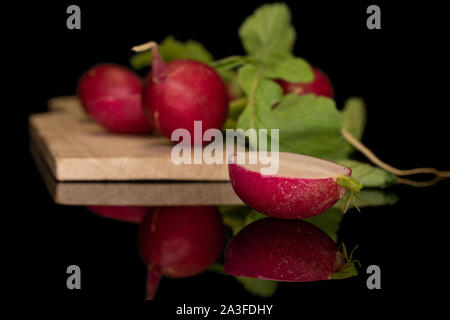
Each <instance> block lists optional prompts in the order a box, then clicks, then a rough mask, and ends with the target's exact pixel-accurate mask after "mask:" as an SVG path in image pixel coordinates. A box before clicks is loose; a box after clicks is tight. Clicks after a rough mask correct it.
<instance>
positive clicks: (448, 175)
mask: <svg viewBox="0 0 450 320" xmlns="http://www.w3.org/2000/svg"><path fill="white" fill-rule="evenodd" d="M341 133H342V136H343V137H344V138H345V140H347V142H349V143H350V144H351V145H352V146H353V147H355V149H356V150H358V151H359V152H361V153H362V154H363V155H365V156H366V157H367V158H368V159H369V160H370V161H372V162H373V163H374V164H375V165H377V166H378V167H380V168H382V169H384V170H386V171H388V172H390V173H393V174H395V175H397V176H410V175H414V174H421V173H429V174H434V175H435V176H436V177H439V178H450V171H440V170H437V169H435V168H416V169H410V170H401V169H397V168H394V167H392V166H391V165H389V164H387V163H385V162H383V161H381V160H380V158H378V157H377V156H376V155H375V154H374V153H373V152H372V151H371V150H370V149H369V148H367V147H366V146H365V145H363V144H362V143H361V142H359V141H358V140H356V139H355V138H354V137H353V136H352V135H351V134H350V132H348V131H347V130H345V129H341Z"/></svg>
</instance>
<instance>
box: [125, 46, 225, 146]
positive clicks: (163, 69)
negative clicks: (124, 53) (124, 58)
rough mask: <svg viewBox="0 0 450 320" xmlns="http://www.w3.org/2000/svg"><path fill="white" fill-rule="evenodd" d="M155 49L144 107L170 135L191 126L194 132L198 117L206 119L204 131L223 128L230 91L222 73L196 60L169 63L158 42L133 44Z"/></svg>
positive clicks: (144, 48) (139, 48)
mask: <svg viewBox="0 0 450 320" xmlns="http://www.w3.org/2000/svg"><path fill="white" fill-rule="evenodd" d="M133 49H134V50H135V51H143V50H148V49H152V53H153V60H152V72H150V74H149V75H148V77H147V78H146V81H145V87H144V91H143V101H144V108H145V109H144V111H146V112H148V113H149V115H150V119H151V120H152V122H153V123H154V125H155V127H156V128H157V129H158V130H159V131H160V132H161V133H162V134H163V135H165V136H166V137H169V138H170V137H171V135H172V132H173V131H174V130H176V129H179V128H183V129H187V130H188V131H189V133H190V134H191V137H193V136H194V121H195V120H198V121H202V134H203V133H204V132H205V131H206V130H208V129H210V128H216V129H220V128H221V127H222V125H223V123H224V122H225V119H226V115H227V110H228V93H227V89H226V86H225V84H224V82H223V80H222V78H221V77H220V76H219V74H218V73H217V72H216V71H215V70H214V69H213V68H211V67H210V66H208V65H206V64H204V63H201V62H198V61H194V60H174V61H171V62H169V63H167V64H166V65H165V64H164V62H163V61H162V59H161V57H160V55H159V52H158V48H157V45H156V43H154V42H150V43H148V44H145V45H142V46H138V47H135V48H133Z"/></svg>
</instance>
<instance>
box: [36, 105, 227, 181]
mask: <svg viewBox="0 0 450 320" xmlns="http://www.w3.org/2000/svg"><path fill="white" fill-rule="evenodd" d="M49 108H50V110H52V111H51V112H49V113H43V114H34V115H31V116H30V118H29V124H30V135H31V139H32V142H33V144H34V145H36V147H37V148H38V150H39V153H40V154H42V155H43V158H44V160H45V162H46V163H47V165H48V166H49V168H50V170H51V172H52V174H53V175H54V176H55V178H56V179H57V180H60V181H80V180H84V181H98V180H122V181H123V180H184V181H228V180H229V178H228V170H227V166H226V165H225V164H220V165H219V164H215V165H207V164H195V165H194V164H191V165H189V164H181V165H175V164H174V163H173V162H172V161H171V151H172V145H171V144H170V142H169V141H168V139H166V138H164V137H158V136H150V135H121V134H113V133H110V132H108V131H106V130H104V129H103V128H101V127H100V126H98V125H97V124H96V123H94V122H93V121H91V120H90V119H89V118H88V117H87V116H86V115H85V114H84V113H83V112H82V111H80V110H81V106H80V105H79V102H78V100H77V99H76V98H75V97H61V98H54V99H51V100H50V101H49Z"/></svg>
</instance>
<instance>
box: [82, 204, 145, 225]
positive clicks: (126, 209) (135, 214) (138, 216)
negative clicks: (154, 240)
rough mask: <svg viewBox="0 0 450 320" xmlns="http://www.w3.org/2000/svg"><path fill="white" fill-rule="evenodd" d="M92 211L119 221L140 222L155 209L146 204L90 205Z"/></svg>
mask: <svg viewBox="0 0 450 320" xmlns="http://www.w3.org/2000/svg"><path fill="white" fill-rule="evenodd" d="M87 208H88V209H89V210H90V211H91V212H93V213H95V214H98V215H100V216H103V217H106V218H111V219H114V220H118V221H124V222H133V223H140V222H141V220H142V218H143V217H144V215H145V214H146V213H148V212H150V211H152V210H153V208H152V207H144V206H88V207H87Z"/></svg>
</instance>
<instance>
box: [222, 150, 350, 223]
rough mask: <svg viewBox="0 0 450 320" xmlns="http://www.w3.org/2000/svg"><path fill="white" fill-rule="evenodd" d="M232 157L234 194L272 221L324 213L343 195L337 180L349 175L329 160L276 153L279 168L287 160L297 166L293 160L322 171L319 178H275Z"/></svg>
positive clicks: (346, 170) (347, 171)
mask: <svg viewBox="0 0 450 320" xmlns="http://www.w3.org/2000/svg"><path fill="white" fill-rule="evenodd" d="M234 157H235V156H232V157H230V159H229V164H228V172H229V175H230V180H231V185H232V187H233V189H234V191H235V192H236V194H237V195H238V196H239V197H240V198H241V199H242V201H243V202H244V203H245V204H247V205H248V206H249V207H251V208H253V209H255V210H256V211H259V212H261V213H263V214H265V215H268V216H271V217H274V218H283V219H304V218H308V217H312V216H315V215H318V214H320V213H322V212H324V211H325V210H327V209H328V208H330V207H331V206H332V205H333V204H335V203H336V201H338V200H339V199H341V198H342V197H344V196H345V194H346V192H347V189H346V188H344V187H342V186H340V185H338V184H337V182H336V179H337V177H338V176H344V175H346V176H350V175H351V173H352V171H351V170H350V169H349V168H347V167H344V166H341V165H338V164H336V163H333V162H330V161H326V160H322V159H317V158H313V157H308V156H303V155H296V154H290V153H284V152H280V153H279V157H280V168H281V167H282V166H283V161H288V160H289V163H290V164H291V162H294V163H292V166H295V165H297V164H295V161H298V165H301V163H302V162H305V163H308V162H311V163H313V164H314V166H315V170H319V169H321V166H323V167H324V171H325V172H324V173H323V174H321V175H320V177H319V178H315V177H312V178H311V177H305V176H302V175H301V174H299V175H298V176H295V175H293V176H292V175H289V176H283V172H281V170H280V171H279V172H278V174H277V175H263V174H261V172H260V170H258V168H256V169H255V170H254V169H249V168H248V167H245V166H243V165H240V164H236V163H234V162H235V161H234ZM284 159H287V160H284ZM286 163H287V162H286ZM308 165H309V164H308ZM327 166H328V167H330V168H328V167H327ZM326 171H331V172H330V173H327V172H326ZM313 173H314V172H313ZM314 174H315V173H314ZM333 175H334V176H333Z"/></svg>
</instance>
